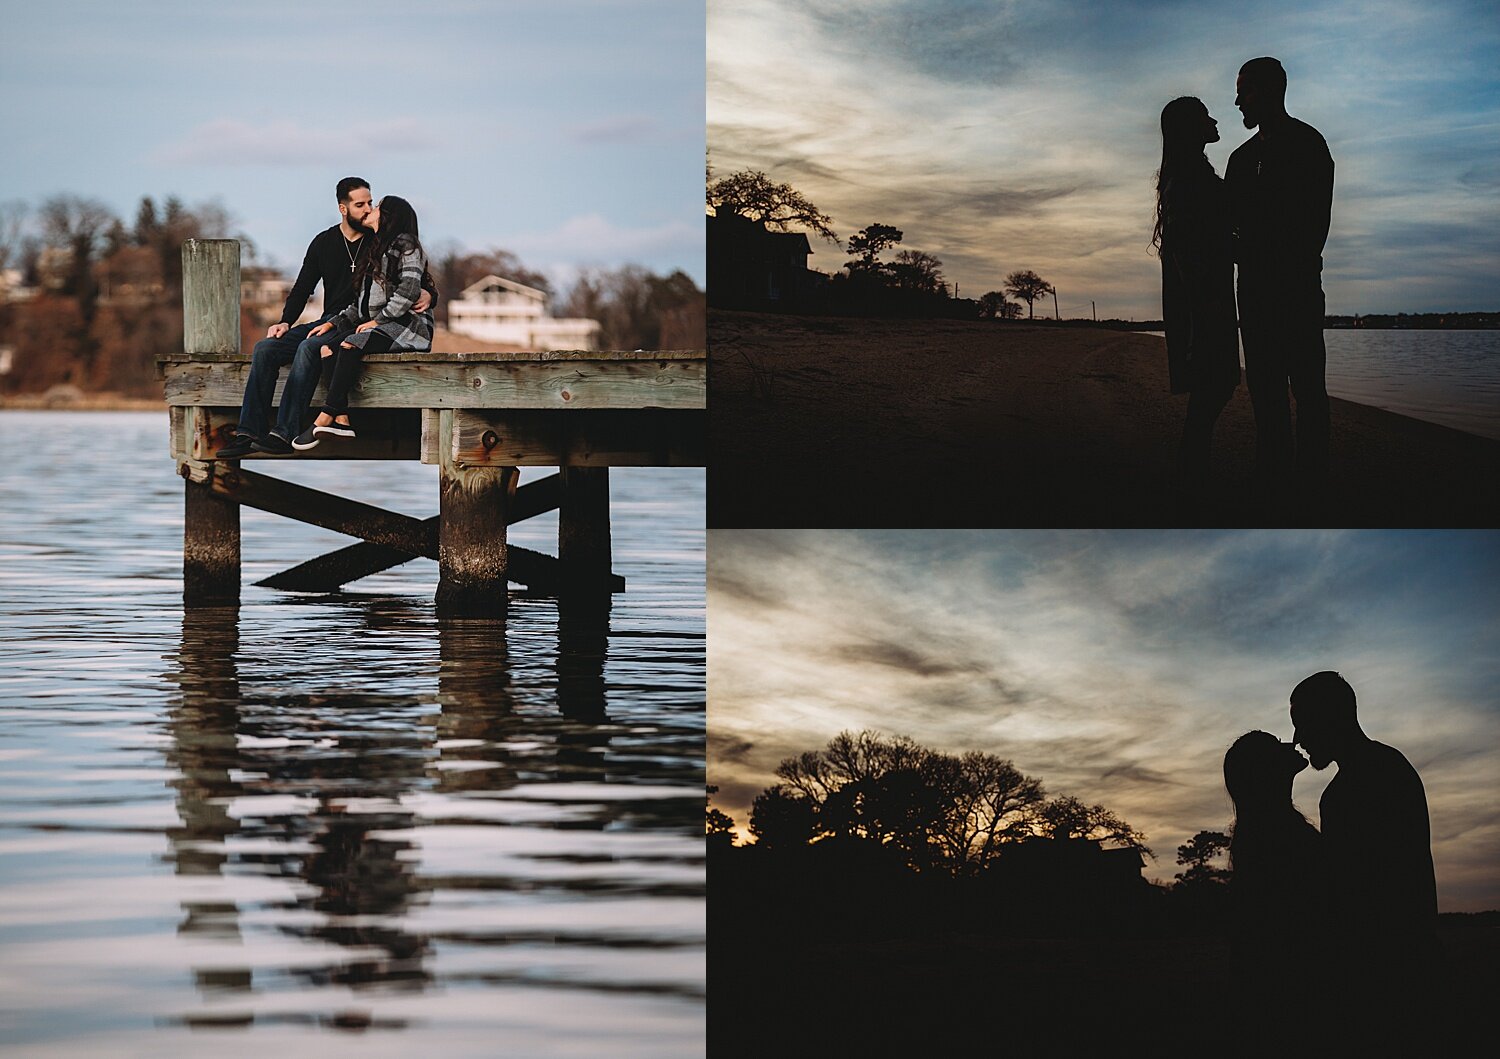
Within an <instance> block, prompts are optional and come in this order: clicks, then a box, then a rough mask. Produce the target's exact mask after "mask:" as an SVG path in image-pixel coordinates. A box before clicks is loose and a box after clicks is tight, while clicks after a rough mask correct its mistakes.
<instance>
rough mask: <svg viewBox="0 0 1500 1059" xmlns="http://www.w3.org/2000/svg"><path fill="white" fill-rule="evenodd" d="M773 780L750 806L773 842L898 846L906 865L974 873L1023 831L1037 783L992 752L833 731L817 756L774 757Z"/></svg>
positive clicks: (1036, 799)
mask: <svg viewBox="0 0 1500 1059" xmlns="http://www.w3.org/2000/svg"><path fill="white" fill-rule="evenodd" d="M776 775H777V777H778V778H779V779H780V780H781V781H782V782H781V783H779V784H777V785H776V786H775V787H772V788H770V789H768V790H767V791H766V792H765V794H764V795H763V796H762V798H763V799H764V801H762V799H757V800H756V807H757V808H756V813H757V814H759V815H758V818H759V819H760V820H761V821H762V827H763V828H771V829H774V830H775V831H776V834H777V836H778V838H780V839H781V840H783V841H786V840H787V838H788V836H789V835H801V836H802V838H801V840H802V841H810V840H811V839H812V838H815V837H818V836H822V835H842V836H845V837H850V838H863V839H868V840H872V841H876V842H880V843H881V844H885V845H891V846H893V847H895V848H898V849H900V850H901V851H902V852H903V854H904V855H905V856H906V858H907V861H908V863H910V864H912V865H913V866H915V867H929V866H932V865H941V866H943V867H945V868H947V869H948V870H950V871H953V872H967V871H974V870H977V869H979V868H981V867H983V866H984V865H986V864H988V863H989V862H990V861H991V860H992V859H993V858H994V857H995V856H997V855H998V853H999V852H1000V849H1001V847H1002V846H1003V844H1004V843H1006V842H1010V841H1014V840H1015V839H1018V838H1021V837H1024V836H1026V835H1028V834H1030V833H1031V830H1030V821H1031V813H1032V812H1033V810H1034V809H1035V808H1036V807H1037V806H1038V805H1039V804H1040V803H1041V801H1042V797H1043V795H1042V785H1041V782H1040V781H1039V780H1036V779H1033V778H1031V777H1029V776H1026V775H1024V774H1023V773H1021V772H1020V771H1019V770H1018V769H1017V768H1016V767H1015V766H1014V765H1013V764H1012V763H1011V762H1009V761H1006V760H1003V759H1001V758H998V757H995V756H994V755H992V754H985V753H982V752H980V751H970V752H968V753H965V754H963V755H961V756H960V755H954V754H947V753H943V752H941V751H937V750H933V749H931V748H929V747H924V746H921V745H920V744H918V743H916V742H915V741H913V740H912V739H910V738H907V737H905V736H895V737H891V736H884V735H881V734H879V733H877V732H870V731H863V732H858V733H852V732H841V733H839V734H838V735H837V736H835V737H834V738H833V739H831V740H830V741H829V743H828V746H827V747H826V748H825V749H823V750H818V751H809V752H807V753H803V754H799V755H797V756H796V757H791V758H787V759H785V760H783V761H782V762H781V764H780V766H779V767H778V768H777V770H776ZM755 819H756V816H755V815H754V814H753V815H752V826H751V830H752V831H754V832H755V833H757V834H759V833H760V832H759V831H757V830H756V825H755V823H754V820H755Z"/></svg>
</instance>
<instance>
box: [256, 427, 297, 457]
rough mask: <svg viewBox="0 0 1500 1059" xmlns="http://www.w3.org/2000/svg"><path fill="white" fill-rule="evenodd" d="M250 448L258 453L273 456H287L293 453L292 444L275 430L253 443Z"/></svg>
mask: <svg viewBox="0 0 1500 1059" xmlns="http://www.w3.org/2000/svg"><path fill="white" fill-rule="evenodd" d="M250 447H251V448H253V449H254V450H255V451H256V452H265V453H269V454H270V455H272V456H286V455H288V454H289V453H290V452H291V451H292V446H291V443H290V442H289V441H287V439H286V438H284V437H282V436H281V435H280V434H278V433H276V432H275V431H274V430H273V431H271V432H270V433H269V434H267V435H266V436H265V437H263V438H259V439H258V440H256V441H252V442H251V443H250Z"/></svg>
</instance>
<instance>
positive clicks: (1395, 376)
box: [1148, 328, 1500, 439]
mask: <svg viewBox="0 0 1500 1059" xmlns="http://www.w3.org/2000/svg"><path fill="white" fill-rule="evenodd" d="M1148 333H1149V334H1160V333H1161V332H1159V331H1154V332H1148ZM1323 340H1324V344H1325V345H1326V346H1327V348H1328V374H1327V378H1328V392H1329V393H1331V394H1333V396H1335V397H1342V398H1344V399H1346V400H1349V401H1355V402H1358V403H1359V404H1366V405H1372V406H1374V407H1376V408H1384V409H1385V410H1387V411H1390V412H1399V413H1400V414H1402V415H1406V416H1411V417H1412V418H1413V419H1425V420H1427V421H1428V422H1430V423H1440V424H1442V425H1443V426H1447V427H1454V428H1456V429H1458V430H1467V431H1468V432H1469V433H1471V434H1480V435H1483V436H1484V437H1489V438H1497V439H1500V331H1385V330H1369V331H1366V330H1355V329H1351V328H1338V329H1329V330H1325V331H1324V332H1323ZM1243 359H1244V358H1243V355H1242V356H1241V360H1242V361H1243Z"/></svg>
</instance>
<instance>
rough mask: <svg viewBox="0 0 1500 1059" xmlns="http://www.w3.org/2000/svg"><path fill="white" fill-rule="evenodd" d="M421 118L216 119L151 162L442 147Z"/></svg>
mask: <svg viewBox="0 0 1500 1059" xmlns="http://www.w3.org/2000/svg"><path fill="white" fill-rule="evenodd" d="M441 146H442V144H441V141H440V139H439V137H438V136H437V134H436V132H435V131H434V130H433V129H432V128H431V126H430V125H429V124H428V123H427V122H426V121H425V120H423V119H420V118H403V117H398V118H386V119H381V120H380V121H378V122H376V121H371V122H360V123H357V124H352V125H346V126H333V127H325V126H314V125H304V124H301V123H298V122H295V121H289V120H286V119H274V120H270V121H264V122H258V123H257V122H249V121H243V120H241V119H238V118H215V119H213V120H212V121H206V122H204V123H203V124H201V125H199V126H197V127H196V128H194V129H192V130H190V131H188V132H187V133H185V134H184V135H183V136H182V137H181V138H180V139H178V140H176V141H174V142H171V143H167V144H164V145H162V146H160V147H158V148H157V149H156V150H155V151H154V152H153V153H152V161H154V162H157V163H159V164H161V165H169V166H236V167H238V166H257V165H259V166H278V167H284V166H286V165H289V164H299V163H300V164H303V165H327V164H329V163H333V162H344V163H347V166H346V167H349V168H355V169H357V168H358V167H359V165H360V163H361V160H368V159H373V158H384V157H390V156H392V155H399V154H402V153H409V152H412V151H429V150H434V149H436V148H439V147H441Z"/></svg>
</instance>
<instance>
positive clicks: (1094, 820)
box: [1032, 795, 1155, 857]
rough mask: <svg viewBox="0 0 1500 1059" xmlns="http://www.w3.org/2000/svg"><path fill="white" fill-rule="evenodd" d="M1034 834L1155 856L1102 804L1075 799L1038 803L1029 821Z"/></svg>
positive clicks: (1140, 836) (1139, 834)
mask: <svg viewBox="0 0 1500 1059" xmlns="http://www.w3.org/2000/svg"><path fill="white" fill-rule="evenodd" d="M1032 828H1033V830H1034V831H1035V833H1036V834H1038V835H1041V836H1042V837H1044V838H1058V839H1067V838H1088V839H1094V840H1095V841H1099V842H1118V843H1120V844H1121V845H1122V846H1128V847H1130V848H1131V849H1136V850H1140V851H1141V852H1142V853H1145V854H1148V855H1150V856H1153V857H1154V856H1155V854H1154V853H1152V852H1151V850H1150V848H1149V847H1148V846H1147V845H1146V836H1145V834H1144V833H1143V832H1140V831H1137V830H1136V829H1135V828H1133V827H1131V826H1130V825H1129V824H1128V823H1126V822H1125V821H1124V820H1122V819H1120V818H1119V817H1118V816H1116V815H1115V814H1114V813H1112V812H1110V811H1109V810H1108V809H1106V808H1105V807H1104V806H1102V805H1085V804H1084V803H1083V802H1081V801H1079V800H1078V799H1077V798H1073V797H1071V796H1068V795H1064V796H1063V797H1061V798H1053V799H1052V800H1051V801H1049V802H1046V803H1044V804H1042V805H1041V806H1040V807H1039V808H1038V809H1037V811H1036V814H1035V817H1034V818H1033V820H1032Z"/></svg>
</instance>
